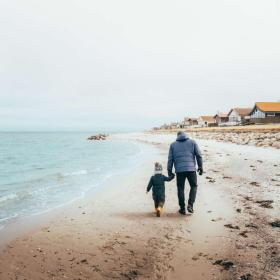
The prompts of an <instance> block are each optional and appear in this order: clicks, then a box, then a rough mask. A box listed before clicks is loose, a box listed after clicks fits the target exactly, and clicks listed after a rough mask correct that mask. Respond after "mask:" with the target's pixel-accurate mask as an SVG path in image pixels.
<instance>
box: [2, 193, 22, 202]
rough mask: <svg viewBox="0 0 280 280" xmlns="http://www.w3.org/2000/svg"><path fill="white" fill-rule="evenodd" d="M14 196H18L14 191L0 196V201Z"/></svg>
mask: <svg viewBox="0 0 280 280" xmlns="http://www.w3.org/2000/svg"><path fill="white" fill-rule="evenodd" d="M15 198H18V196H17V195H16V194H15V193H10V194H7V195H4V196H1V197H0V203H1V202H5V201H7V200H11V199H15Z"/></svg>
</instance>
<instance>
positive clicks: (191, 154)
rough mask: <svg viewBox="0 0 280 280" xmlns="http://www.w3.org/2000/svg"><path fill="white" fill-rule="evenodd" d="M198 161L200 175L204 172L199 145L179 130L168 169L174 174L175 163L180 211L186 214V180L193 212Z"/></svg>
mask: <svg viewBox="0 0 280 280" xmlns="http://www.w3.org/2000/svg"><path fill="white" fill-rule="evenodd" d="M196 163H197V165H198V169H197V171H198V173H199V175H202V174H203V166H202V156H201V152H200V150H199V147H198V145H197V144H196V142H195V141H194V140H191V139H190V138H189V137H188V136H187V134H185V133H184V132H181V131H180V132H178V134H177V140H176V141H175V142H174V143H172V144H171V145H170V149H169V155H168V164H167V171H168V176H171V175H172V169H173V164H174V166H175V172H176V177H177V190H178V200H179V205H180V210H179V213H180V214H182V215H186V209H185V181H186V179H188V182H189V184H190V187H191V189H190V193H189V200H188V207H187V210H188V212H190V213H193V212H194V210H193V204H194V202H195V197H196V191H197V176H196Z"/></svg>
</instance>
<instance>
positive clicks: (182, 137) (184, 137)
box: [176, 132, 189, 141]
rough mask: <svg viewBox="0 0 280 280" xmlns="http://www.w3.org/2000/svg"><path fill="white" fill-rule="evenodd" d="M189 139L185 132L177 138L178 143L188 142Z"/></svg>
mask: <svg viewBox="0 0 280 280" xmlns="http://www.w3.org/2000/svg"><path fill="white" fill-rule="evenodd" d="M187 139H189V136H188V135H187V134H186V133H185V132H183V133H182V134H180V135H179V136H177V139H176V141H186V140H187Z"/></svg>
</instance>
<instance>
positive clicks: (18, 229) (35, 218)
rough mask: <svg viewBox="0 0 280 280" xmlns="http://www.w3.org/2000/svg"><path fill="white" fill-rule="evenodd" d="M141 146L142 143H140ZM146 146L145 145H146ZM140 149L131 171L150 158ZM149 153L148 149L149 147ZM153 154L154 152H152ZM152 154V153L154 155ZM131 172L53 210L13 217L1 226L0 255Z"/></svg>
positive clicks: (93, 188) (115, 176) (115, 177)
mask: <svg viewBox="0 0 280 280" xmlns="http://www.w3.org/2000/svg"><path fill="white" fill-rule="evenodd" d="M142 145H143V143H142ZM146 145H147V144H146ZM142 148H143V147H141V152H140V154H139V155H137V159H138V161H135V162H134V165H133V166H132V171H134V170H136V169H137V168H138V167H139V165H141V164H142V162H144V161H146V160H147V158H149V157H150V155H149V154H148V153H146V154H145V155H144V154H143V151H142ZM149 151H150V152H151V150H150V147H149ZM154 152H155V151H154ZM154 152H152V153H154ZM130 172H131V171H129V170H122V171H119V172H118V173H115V174H112V175H111V176H110V177H108V178H106V179H104V180H103V181H102V182H100V183H99V184H97V185H95V186H93V187H92V188H90V189H89V190H87V191H85V192H84V193H83V194H81V195H80V196H79V197H77V198H74V199H72V200H71V201H68V202H65V203H63V204H61V205H57V206H56V207H54V208H51V209H48V210H45V211H43V212H39V213H34V214H31V215H28V216H23V217H15V218H12V219H10V220H8V221H7V223H6V224H3V227H2V228H0V234H1V240H0V253H1V252H2V251H3V250H4V249H5V247H6V246H7V245H8V244H9V243H10V242H12V241H13V240H15V239H17V238H18V237H20V236H22V235H25V234H28V233H31V232H33V231H34V230H36V229H38V228H40V227H42V226H43V225H45V224H48V223H50V222H52V221H53V220H55V219H58V218H59V217H60V216H61V215H63V213H65V212H68V210H69V209H71V208H72V207H75V206H77V205H78V204H81V203H84V202H85V201H87V200H88V196H89V197H91V198H92V197H93V198H94V197H95V196H98V195H99V193H100V192H101V193H102V192H104V191H105V190H106V189H111V188H113V187H114V186H115V185H116V183H115V181H119V180H122V178H123V177H125V176H126V175H128V174H129V173H130Z"/></svg>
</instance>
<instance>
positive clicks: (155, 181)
mask: <svg viewBox="0 0 280 280" xmlns="http://www.w3.org/2000/svg"><path fill="white" fill-rule="evenodd" d="M173 178H174V175H173V176H171V177H166V176H164V175H162V174H156V175H154V176H152V177H151V179H150V182H149V184H148V187H147V192H149V191H150V190H151V188H153V197H157V198H162V199H165V182H169V181H171V180H172V179H173Z"/></svg>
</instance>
